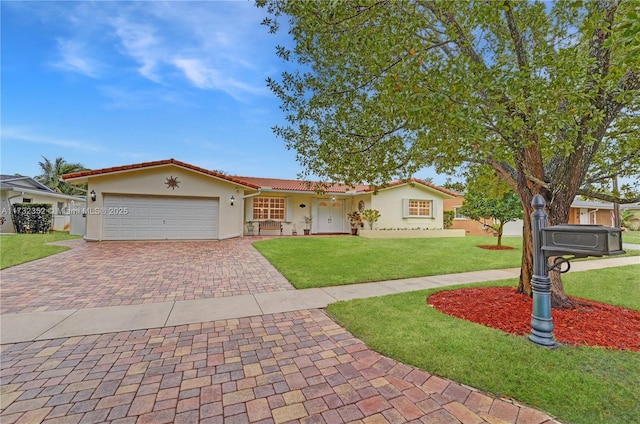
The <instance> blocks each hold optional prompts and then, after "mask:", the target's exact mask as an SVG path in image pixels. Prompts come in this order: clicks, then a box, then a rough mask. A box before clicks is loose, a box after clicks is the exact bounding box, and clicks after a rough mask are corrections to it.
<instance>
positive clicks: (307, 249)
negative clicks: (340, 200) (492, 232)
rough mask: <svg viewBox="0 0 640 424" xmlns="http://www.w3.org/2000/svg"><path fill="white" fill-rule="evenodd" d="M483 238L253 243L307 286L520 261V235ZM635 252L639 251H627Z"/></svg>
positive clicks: (514, 265)
mask: <svg viewBox="0 0 640 424" xmlns="http://www.w3.org/2000/svg"><path fill="white" fill-rule="evenodd" d="M484 244H495V239H494V238H492V237H483V236H466V237H460V238H422V239H367V238H364V237H282V238H272V239H269V240H263V241H259V242H256V243H254V244H253V245H254V246H255V248H256V249H258V251H259V252H260V253H261V254H262V255H263V256H265V257H266V258H267V259H268V260H269V262H271V263H272V264H273V265H274V266H275V267H276V268H277V269H278V271H280V272H281V273H282V274H283V275H284V276H285V277H286V278H287V279H288V280H289V281H290V282H291V284H293V285H294V287H296V288H298V289H305V288H311V287H327V286H337V285H344V284H354V283H363V282H369V281H382V280H395V279H399V278H412V277H423V276H429V275H439V274H452V273H458V272H467V271H481V270H488V269H504V268H517V267H520V261H521V256H522V238H520V237H505V238H504V239H503V243H502V244H503V245H505V246H511V247H514V250H486V249H480V248H478V247H476V246H477V245H484ZM634 253H635V254H638V253H640V252H630V251H629V252H627V254H634Z"/></svg>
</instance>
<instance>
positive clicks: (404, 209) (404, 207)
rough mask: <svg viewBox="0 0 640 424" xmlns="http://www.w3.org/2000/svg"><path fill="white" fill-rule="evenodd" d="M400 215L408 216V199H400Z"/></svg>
mask: <svg viewBox="0 0 640 424" xmlns="http://www.w3.org/2000/svg"><path fill="white" fill-rule="evenodd" d="M402 217H403V218H409V199H402Z"/></svg>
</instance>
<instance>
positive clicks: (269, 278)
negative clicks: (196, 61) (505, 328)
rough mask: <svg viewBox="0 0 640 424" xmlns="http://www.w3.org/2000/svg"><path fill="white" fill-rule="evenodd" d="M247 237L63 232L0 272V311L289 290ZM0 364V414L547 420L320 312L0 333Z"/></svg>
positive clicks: (530, 423) (267, 422) (89, 419)
mask: <svg viewBox="0 0 640 424" xmlns="http://www.w3.org/2000/svg"><path fill="white" fill-rule="evenodd" d="M253 240H255V239H253ZM253 240H251V239H249V240H247V239H240V240H227V241H222V242H160V243H141V242H140V243H84V242H82V241H74V243H76V244H78V245H79V246H78V247H77V248H75V249H72V250H71V251H68V252H64V253H61V254H58V255H54V256H51V257H49V258H45V259H42V260H38V261H35V262H32V263H29V264H25V265H20V266H16V267H13V268H9V269H7V270H4V271H2V273H1V277H2V294H1V295H2V311H3V312H5V313H6V312H29V311H46V310H56V309H69V308H91V307H97V306H109V305H125V304H139V303H146V302H166V301H177V300H187V299H199V298H204V297H216V296H232V295H241V294H253V293H258V292H266V291H280V290H282V291H284V290H292V289H293V288H292V287H291V286H290V285H289V284H288V283H287V281H286V280H285V279H284V277H282V276H281V275H280V274H279V273H277V272H276V271H275V269H274V268H273V267H271V266H270V265H269V264H268V263H267V262H266V260H265V259H264V258H262V257H261V256H260V255H259V254H258V253H257V252H256V251H255V250H254V249H253V248H252V247H251V245H250V243H251V241H253ZM0 369H1V375H0V385H1V386H0V422H2V424H12V423H16V424H17V423H47V424H63V423H64V424H78V423H111V424H134V423H139V424H143V423H154V424H161V423H188V424H192V423H202V424H214V423H229V424H232V423H250V422H251V423H264V424H273V423H286V422H292V423H300V424H303V423H304V424H306V423H308V424H311V423H326V424H339V423H345V422H356V423H404V422H410V423H452V424H453V423H483V422H488V423H498V422H507V423H518V424H540V423H551V422H555V421H553V420H552V419H551V418H550V417H549V416H548V415H546V414H544V413H542V412H540V411H537V410H534V409H531V408H527V407H522V406H520V405H517V404H515V403H513V402H509V401H508V400H505V399H501V398H499V397H497V396H492V395H489V394H486V393H482V392H479V391H477V390H474V389H472V388H469V387H466V386H464V385H462V384H458V383H456V382H453V381H451V380H447V379H443V378H440V377H438V376H434V375H431V374H429V373H427V372H424V371H421V370H417V369H415V368H412V367H410V366H407V365H404V364H401V363H399V362H397V361H395V360H393V359H390V358H387V357H384V356H382V355H380V354H378V353H376V352H373V351H372V350H370V349H368V348H367V347H366V346H365V345H364V344H363V343H362V342H361V341H360V340H358V339H357V338H355V337H354V336H353V335H351V334H350V333H349V332H348V331H346V330H345V329H344V328H341V327H340V326H339V325H337V324H336V323H335V322H333V321H332V320H331V319H330V318H329V317H328V316H327V315H326V314H325V312H324V311H322V310H319V309H312V310H303V311H297V312H286V313H279V314H267V315H262V316H254V317H249V318H241V319H226V320H219V321H208V322H201V323H197V324H190V325H181V326H172V327H171V326H169V327H161V328H151V329H144V330H138V331H125V332H117V333H116V332H114V333H108V334H97V335H87V336H78V337H70V338H57V339H53V340H42V341H34V342H24V343H14V344H4V345H1V346H0Z"/></svg>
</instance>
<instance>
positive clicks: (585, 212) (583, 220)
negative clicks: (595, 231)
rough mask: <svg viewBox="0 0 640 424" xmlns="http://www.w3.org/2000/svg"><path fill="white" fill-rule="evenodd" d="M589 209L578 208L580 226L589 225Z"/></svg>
mask: <svg viewBox="0 0 640 424" xmlns="http://www.w3.org/2000/svg"><path fill="white" fill-rule="evenodd" d="M589 223H590V222H589V209H585V208H580V224H582V225H585V224H589Z"/></svg>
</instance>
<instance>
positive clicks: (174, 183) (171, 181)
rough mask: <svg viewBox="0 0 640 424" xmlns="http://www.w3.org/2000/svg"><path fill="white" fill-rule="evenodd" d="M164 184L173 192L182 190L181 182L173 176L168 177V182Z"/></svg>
mask: <svg viewBox="0 0 640 424" xmlns="http://www.w3.org/2000/svg"><path fill="white" fill-rule="evenodd" d="M164 184H165V185H166V186H167V188H170V189H171V190H175V189H177V188H180V181H178V177H174V176H173V175H172V176H170V177H167V181H165V183H164Z"/></svg>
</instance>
